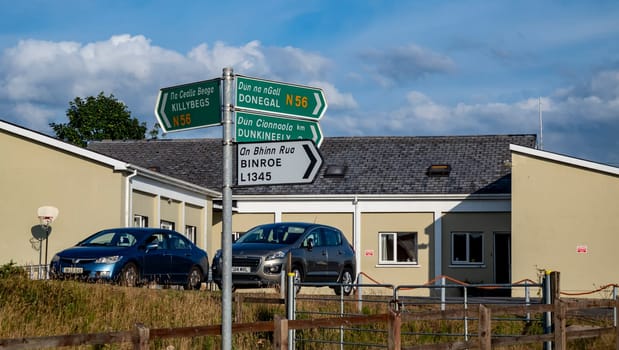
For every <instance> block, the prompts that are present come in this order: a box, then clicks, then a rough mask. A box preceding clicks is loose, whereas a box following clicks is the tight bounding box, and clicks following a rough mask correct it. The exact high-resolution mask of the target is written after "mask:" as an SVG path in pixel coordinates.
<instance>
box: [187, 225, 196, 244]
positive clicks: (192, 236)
mask: <svg viewBox="0 0 619 350" xmlns="http://www.w3.org/2000/svg"><path fill="white" fill-rule="evenodd" d="M196 232H197V230H196V227H195V226H191V225H185V237H187V238H189V240H190V241H192V242H193V243H196V238H197V237H196Z"/></svg>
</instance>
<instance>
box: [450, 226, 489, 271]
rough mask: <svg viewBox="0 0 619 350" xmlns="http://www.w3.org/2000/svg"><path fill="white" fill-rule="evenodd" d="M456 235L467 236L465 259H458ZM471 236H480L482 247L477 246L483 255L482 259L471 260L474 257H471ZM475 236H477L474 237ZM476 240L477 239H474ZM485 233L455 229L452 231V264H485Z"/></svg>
mask: <svg viewBox="0 0 619 350" xmlns="http://www.w3.org/2000/svg"><path fill="white" fill-rule="evenodd" d="M456 236H465V255H466V257H465V260H456V250H455V249H456V247H455V243H454V240H455V237H456ZM471 236H479V242H480V243H481V247H477V250H478V251H479V252H480V253H479V254H480V255H481V259H480V261H471V260H473V259H474V258H473V257H471V242H472V241H471ZM473 238H475V237H473ZM473 242H476V241H473ZM484 246H485V242H484V233H483V232H482V231H453V232H451V257H450V259H451V264H452V265H458V266H480V265H484V264H485V254H484V249H485V248H484Z"/></svg>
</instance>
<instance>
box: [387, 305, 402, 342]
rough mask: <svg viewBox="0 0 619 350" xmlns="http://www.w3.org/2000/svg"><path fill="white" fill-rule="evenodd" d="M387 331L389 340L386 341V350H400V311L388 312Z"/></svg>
mask: <svg viewBox="0 0 619 350" xmlns="http://www.w3.org/2000/svg"><path fill="white" fill-rule="evenodd" d="M387 327H389V329H388V330H387V331H388V332H389V339H387V349H388V350H400V349H401V347H402V339H401V332H402V316H401V315H400V311H399V310H398V311H396V310H391V311H390V312H389V322H388V324H387Z"/></svg>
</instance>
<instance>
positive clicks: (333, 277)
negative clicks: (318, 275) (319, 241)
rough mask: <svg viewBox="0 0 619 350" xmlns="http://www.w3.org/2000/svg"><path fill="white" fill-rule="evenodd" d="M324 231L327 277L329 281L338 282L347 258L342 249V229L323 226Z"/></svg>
mask: <svg viewBox="0 0 619 350" xmlns="http://www.w3.org/2000/svg"><path fill="white" fill-rule="evenodd" d="M323 233H324V243H325V244H324V245H325V250H326V251H327V265H326V268H325V278H327V281H330V282H336V281H337V279H338V277H339V276H340V273H341V270H342V267H343V266H344V259H345V256H344V255H343V254H344V252H343V251H342V236H341V233H340V231H338V230H334V229H331V228H328V227H325V228H323Z"/></svg>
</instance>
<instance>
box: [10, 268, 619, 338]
mask: <svg viewBox="0 0 619 350" xmlns="http://www.w3.org/2000/svg"><path fill="white" fill-rule="evenodd" d="M267 293H268V292H267ZM271 294H272V292H271ZM265 296H266V295H265ZM233 306H234V307H236V303H233ZM242 308H243V317H242V318H243V319H242V320H236V322H254V321H270V320H273V317H274V316H275V315H282V316H283V315H285V313H286V309H285V306H283V305H271V304H249V303H247V304H244V305H242ZM385 310H386V307H385V304H381V303H368V304H364V305H363V307H362V309H361V310H357V301H356V300H355V299H354V298H353V299H349V300H348V301H347V302H346V303H345V313H347V314H366V315H371V314H379V313H384V312H385ZM297 311H301V313H300V314H299V317H298V318H299V319H306V318H315V317H334V314H339V312H340V304H339V301H337V300H334V301H333V302H327V301H324V300H323V301H320V300H315V299H314V300H310V299H308V300H299V302H298V304H297ZM303 311H318V312H320V313H325V315H322V316H321V315H314V314H307V313H306V314H304V313H302V312H303ZM329 314H330V315H329ZM136 323H142V324H144V325H145V326H146V327H148V328H151V329H153V328H175V327H192V326H205V325H219V324H221V293H220V292H218V291H183V290H175V289H149V288H126V287H120V286H115V285H110V284H95V283H83V282H76V281H49V280H43V281H33V280H29V279H28V278H27V276H26V275H25V274H23V273H22V272H21V270H20V269H19V268H17V267H15V266H14V264H12V263H11V264H8V265H4V266H0V339H11V338H22V337H23V338H30V337H40V336H53V335H66V334H76V333H79V334H85V333H104V332H118V331H131V330H134V327H135V324H136ZM475 326H476V325H475V323H474V322H472V323H471V326H470V329H469V332H471V333H474V332H475V331H476V330H475ZM386 327H387V325H386V324H377V325H364V326H358V327H356V329H357V328H358V330H356V329H355V330H345V331H344V333H343V334H344V340H345V341H346V342H350V343H357V344H359V343H366V344H382V345H386V344H387V338H386V332H385V330H386ZM493 327H494V328H496V329H494V330H493V332H495V331H496V332H497V333H501V334H516V335H519V334H537V333H541V324H540V323H539V322H533V323H530V324H528V325H526V324H525V323H524V322H521V321H505V322H496V323H493ZM437 332H445V333H452V334H462V332H463V325H462V321H461V320H459V321H458V320H456V321H442V320H436V321H423V322H422V321H417V322H408V323H405V324H403V325H402V334H403V339H402V341H403V344H405V345H412V344H421V343H426V344H427V343H432V342H436V341H440V342H449V341H457V340H462V338H461V337H460V338H457V339H454V338H450V337H446V336H440V335H433V334H431V333H437ZM297 335H298V336H299V337H300V338H304V339H310V340H314V339H320V340H324V341H327V342H325V343H314V342H300V341H299V342H298V343H297V344H298V348H303V349H332V348H339V345H337V346H336V345H335V344H334V343H337V342H338V341H339V340H340V331H339V328H336V329H330V330H324V329H322V330H319V329H310V330H303V331H298V332H297ZM329 342H333V343H329ZM232 343H233V347H234V348H235V349H271V348H272V335H271V334H269V333H243V334H235V335H234V339H233V342H232ZM613 346H614V338H613V337H610V338H608V337H606V339H604V338H603V339H600V340H596V341H592V340H582V341H574V342H570V349H592V348H595V349H606V348H609V349H610V348H614V347H613ZM220 347H221V339H220V337H219V336H217V337H194V338H178V339H165V340H154V341H152V342H151V348H153V349H167V350H172V349H174V350H179V349H218V348H220ZM75 348H77V349H130V348H131V345H130V344H113V345H105V346H81V347H75ZM346 348H347V349H353V348H357V347H356V346H352V345H350V346H347V347H346ZM539 348H541V345H540V344H535V345H531V346H529V347H525V346H520V347H510V349H539Z"/></svg>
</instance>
